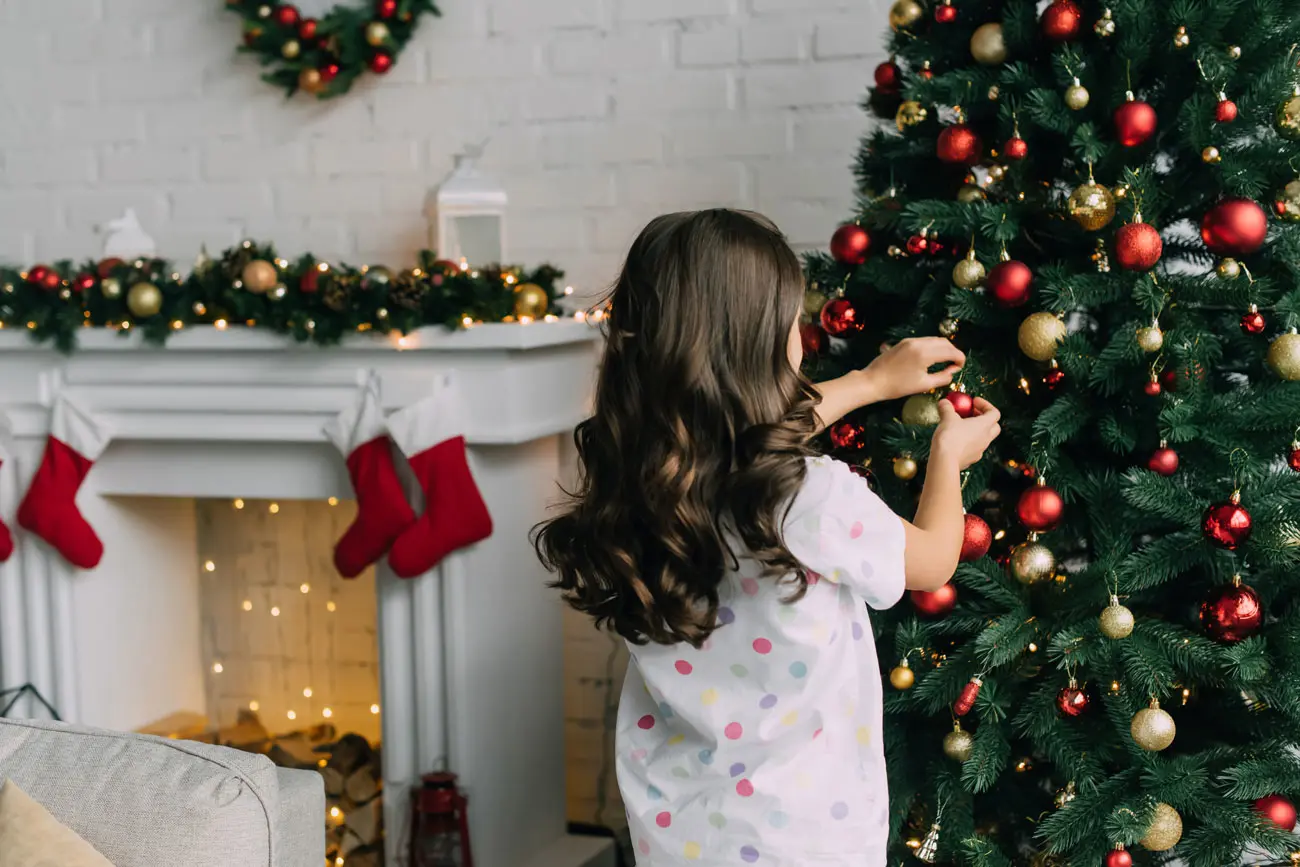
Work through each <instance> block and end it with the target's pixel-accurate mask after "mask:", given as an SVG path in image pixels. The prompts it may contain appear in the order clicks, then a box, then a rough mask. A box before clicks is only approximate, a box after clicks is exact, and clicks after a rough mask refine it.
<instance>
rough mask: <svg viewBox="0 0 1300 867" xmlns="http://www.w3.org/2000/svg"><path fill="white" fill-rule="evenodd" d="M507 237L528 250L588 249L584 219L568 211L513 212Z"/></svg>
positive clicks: (585, 221) (580, 215)
mask: <svg viewBox="0 0 1300 867" xmlns="http://www.w3.org/2000/svg"><path fill="white" fill-rule="evenodd" d="M556 204H559V203H556ZM510 234H511V237H512V238H515V239H518V240H519V241H520V243H523V244H526V245H527V246H530V247H543V248H550V249H554V250H562V249H569V250H582V249H586V248H587V247H588V246H590V245H589V244H588V243H587V236H588V229H587V220H586V218H585V217H583V216H582V214H579V213H575V212H573V211H571V210H550V211H516V212H515V213H512V214H511V219H510Z"/></svg>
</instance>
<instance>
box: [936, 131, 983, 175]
mask: <svg viewBox="0 0 1300 867" xmlns="http://www.w3.org/2000/svg"><path fill="white" fill-rule="evenodd" d="M983 150H984V145H983V143H982V142H980V137H979V136H978V135H976V134H975V130H973V129H971V128H970V126H969V125H968V124H964V123H955V124H953V125H952V126H949V127H944V130H943V132H941V133H939V143H938V144H937V145H936V146H935V153H937V154H938V156H939V159H941V160H943V161H944V162H945V163H958V164H960V165H964V166H969V165H974V164H975V163H977V162H979V159H980V154H981V152H982V151H983Z"/></svg>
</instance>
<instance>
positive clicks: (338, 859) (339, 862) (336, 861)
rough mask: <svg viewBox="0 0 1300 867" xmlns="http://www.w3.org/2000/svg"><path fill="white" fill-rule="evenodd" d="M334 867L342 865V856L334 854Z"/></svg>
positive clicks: (341, 866)
mask: <svg viewBox="0 0 1300 867" xmlns="http://www.w3.org/2000/svg"><path fill="white" fill-rule="evenodd" d="M334 867H343V856H342V855H336V856H335V857H334Z"/></svg>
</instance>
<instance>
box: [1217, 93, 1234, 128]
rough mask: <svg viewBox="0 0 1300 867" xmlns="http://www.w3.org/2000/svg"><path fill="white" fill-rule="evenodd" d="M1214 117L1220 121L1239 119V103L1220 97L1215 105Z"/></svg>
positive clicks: (1226, 121)
mask: <svg viewBox="0 0 1300 867" xmlns="http://www.w3.org/2000/svg"><path fill="white" fill-rule="evenodd" d="M1214 119H1215V120H1217V121H1218V122H1219V123H1232V122H1233V121H1234V120H1236V119H1237V104H1236V103H1235V102H1233V101H1232V100H1230V99H1220V100H1219V104H1218V105H1216V106H1215V107H1214Z"/></svg>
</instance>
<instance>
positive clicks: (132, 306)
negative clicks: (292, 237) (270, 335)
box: [0, 241, 572, 352]
mask: <svg viewBox="0 0 1300 867" xmlns="http://www.w3.org/2000/svg"><path fill="white" fill-rule="evenodd" d="M419 263H420V264H419V266H418V267H416V268H412V269H409V270H404V271H395V270H392V269H389V268H386V267H383V266H381V265H372V266H366V267H362V268H353V267H351V266H348V265H337V266H336V265H330V264H328V263H325V262H321V261H318V260H317V259H316V257H314V256H312V255H310V254H308V255H305V256H302V257H301V258H299V259H298V260H297V261H296V262H288V261H286V260H284V259H280V258H278V257H277V256H276V255H275V249H274V248H273V247H272V246H271V245H269V244H258V243H256V242H254V241H244V242H243V243H242V244H240V245H238V246H235V247H231V248H230V249H229V250H227V251H226V252H225V253H223V254H222V255H221V257H220V258H218V259H216V260H213V259H211V258H209V257H208V255H207V254H206V252H205V253H201V254H200V255H199V258H198V261H196V262H195V263H194V270H193V271H192V272H191V273H190V275H189V276H188V277H184V276H182V275H181V274H180V273H179V272H177V271H176V270H175V269H174V268H173V267H172V265H171V264H170V263H168V262H167V260H165V259H137V260H135V261H134V262H123V261H122V260H121V259H104V260H102V261H99V262H93V261H92V262H87V263H86V264H85V265H83V266H81V267H74V266H73V264H72V263H71V262H70V261H61V262H57V263H55V264H54V265H35V266H33V267H32V268H30V269H29V270H27V271H18V270H15V269H12V268H6V267H2V266H0V328H26V329H27V330H28V331H29V332H30V333H31V336H32V337H33V339H35V340H36V341H38V342H51V341H52V342H53V343H54V344H55V346H57V347H58V348H59V349H60V350H62V351H64V352H71V351H72V350H73V349H74V348H75V347H76V344H77V333H78V331H79V330H80V329H82V328H111V329H116V330H117V331H118V332H120V333H122V334H129V333H131V332H133V331H140V332H142V333H143V334H144V339H145V340H146V341H147V342H149V343H152V344H155V345H162V344H163V343H165V342H166V340H167V338H168V337H169V336H170V335H172V334H173V333H175V332H177V331H180V330H182V329H184V328H186V327H189V326H192V325H213V326H216V327H217V328H226V327H229V326H236V325H243V326H247V327H252V328H264V329H267V330H269V331H274V332H276V333H277V334H287V335H291V336H292V337H294V338H295V339H296V340H299V341H302V342H307V341H311V342H315V343H318V344H322V345H329V344H333V343H337V342H339V340H341V339H342V338H343V337H346V336H348V335H350V334H356V333H357V332H366V331H376V332H380V333H383V334H387V333H389V332H397V333H400V334H406V333H409V332H411V331H414V330H415V329H417V328H420V327H422V326H426V325H444V326H447V327H448V328H459V327H465V326H469V325H473V324H476V323H480V322H521V323H528V322H532V321H535V320H546V321H553V320H554V319H555V318H556V317H557V314H558V309H557V308H556V307H555V299H556V297H557V295H558V294H559V293H557V291H556V288H555V286H556V283H557V282H558V281H559V280H560V279H561V278H563V276H564V272H563V271H560V270H558V269H556V268H553V267H551V266H550V265H542V266H540V267H539V268H536V269H535V270H532V271H525V270H522V269H520V268H504V267H501V266H496V265H493V266H488V267H484V268H481V269H477V270H476V269H471V268H470V267H469V266H468V265H467V264H466V263H464V262H461V263H459V264H458V263H455V262H450V261H448V260H446V259H438V258H436V256H435V254H433V253H431V252H429V251H427V250H426V251H423V252H421V253H420V256H419ZM571 291H572V289H570V288H568V287H565V289H564V290H563V293H564V294H568V293H569V292H571Z"/></svg>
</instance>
